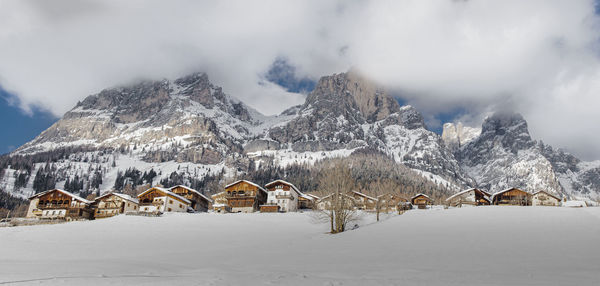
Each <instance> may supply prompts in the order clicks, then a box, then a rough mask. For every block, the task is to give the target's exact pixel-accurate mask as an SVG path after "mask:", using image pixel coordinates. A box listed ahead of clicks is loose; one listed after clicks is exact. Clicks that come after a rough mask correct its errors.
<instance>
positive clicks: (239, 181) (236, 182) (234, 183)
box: [225, 180, 267, 193]
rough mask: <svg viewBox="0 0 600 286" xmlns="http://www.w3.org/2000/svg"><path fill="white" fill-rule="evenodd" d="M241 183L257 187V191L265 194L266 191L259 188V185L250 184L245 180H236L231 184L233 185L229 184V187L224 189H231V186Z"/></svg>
mask: <svg viewBox="0 0 600 286" xmlns="http://www.w3.org/2000/svg"><path fill="white" fill-rule="evenodd" d="M241 182H246V183H247V184H250V185H253V186H255V187H257V188H258V189H259V190H261V191H263V192H264V193H267V191H266V190H265V189H263V187H261V186H259V185H257V184H255V183H252V182H250V181H247V180H237V181H235V182H233V183H231V184H229V185H227V186H225V189H227V188H229V187H231V186H233V185H237V184H239V183H241Z"/></svg>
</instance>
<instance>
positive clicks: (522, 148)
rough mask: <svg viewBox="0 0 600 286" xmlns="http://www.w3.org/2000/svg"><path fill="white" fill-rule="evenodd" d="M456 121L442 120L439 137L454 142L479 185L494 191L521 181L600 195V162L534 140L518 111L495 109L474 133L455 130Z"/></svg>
mask: <svg viewBox="0 0 600 286" xmlns="http://www.w3.org/2000/svg"><path fill="white" fill-rule="evenodd" d="M455 126H456V127H455ZM459 126H461V124H457V125H454V124H447V125H445V126H444V133H443V135H442V138H444V140H445V141H446V142H447V144H449V145H452V144H454V145H453V146H455V156H456V158H457V159H458V160H459V161H460V165H461V167H462V169H463V170H465V171H466V172H467V173H468V174H469V175H470V176H472V177H473V178H474V179H475V180H476V181H477V183H478V185H479V186H480V187H482V188H485V189H488V190H490V191H491V192H496V191H500V190H502V189H505V188H509V187H514V186H520V187H521V188H524V189H526V190H546V191H550V192H553V193H556V194H563V193H564V194H567V195H573V196H593V197H596V196H598V194H599V191H600V184H598V183H599V178H600V177H599V176H598V174H600V168H598V167H600V164H598V163H600V162H595V163H594V162H591V163H590V162H582V161H581V160H579V159H577V158H576V157H575V156H573V155H571V154H568V153H566V152H564V151H562V150H556V149H554V148H552V147H551V146H548V145H545V144H544V143H542V142H541V141H540V142H537V141H534V140H533V139H532V138H531V136H530V134H529V130H528V127H527V122H526V121H525V119H524V118H523V116H521V115H520V114H516V113H511V112H497V113H495V114H493V115H491V116H489V117H487V118H486V119H485V120H484V122H483V124H482V128H481V131H480V135H478V136H476V137H473V136H472V134H473V133H475V132H477V131H478V130H477V129H474V128H470V129H467V130H468V131H467V135H465V134H464V132H463V133H461V132H460V131H458V132H457V130H460V129H459V128H458V127H459ZM463 130H464V127H463ZM465 139H466V140H465ZM465 141H467V143H466V144H465V143H464V142H465ZM456 142H458V144H457V143H456ZM461 142H462V144H461Z"/></svg>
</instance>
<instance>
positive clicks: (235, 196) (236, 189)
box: [225, 180, 267, 213]
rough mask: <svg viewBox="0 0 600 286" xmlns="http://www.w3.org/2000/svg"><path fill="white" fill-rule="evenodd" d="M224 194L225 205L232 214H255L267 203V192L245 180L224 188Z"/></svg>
mask: <svg viewBox="0 0 600 286" xmlns="http://www.w3.org/2000/svg"><path fill="white" fill-rule="evenodd" d="M225 193H226V198H227V205H229V207H230V208H231V212H234V213H238V212H244V213H250V212H255V211H257V210H259V207H260V205H263V204H265V202H266V201H267V191H266V190H265V189H263V188H262V187H261V186H259V185H257V184H255V183H252V182H250V181H246V180H239V181H236V182H233V183H231V184H229V185H227V186H225Z"/></svg>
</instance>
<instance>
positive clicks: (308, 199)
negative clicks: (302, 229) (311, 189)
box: [298, 193, 319, 209]
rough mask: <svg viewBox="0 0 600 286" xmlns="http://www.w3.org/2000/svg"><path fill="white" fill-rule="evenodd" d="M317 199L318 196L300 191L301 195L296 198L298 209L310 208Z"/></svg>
mask: <svg viewBox="0 0 600 286" xmlns="http://www.w3.org/2000/svg"><path fill="white" fill-rule="evenodd" d="M318 200H319V197H317V196H315V195H313V194H307V193H302V196H300V197H299V198H298V208H299V209H312V208H314V207H315V203H316V202H317V201H318Z"/></svg>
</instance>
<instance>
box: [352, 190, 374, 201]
mask: <svg viewBox="0 0 600 286" xmlns="http://www.w3.org/2000/svg"><path fill="white" fill-rule="evenodd" d="M352 193H354V194H357V195H359V196H361V197H365V198H367V199H371V200H374V201H376V200H377V199H376V198H374V197H371V196H369V195H366V194H363V193H361V192H358V191H352Z"/></svg>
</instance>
